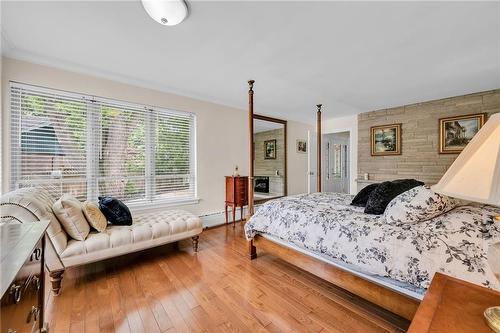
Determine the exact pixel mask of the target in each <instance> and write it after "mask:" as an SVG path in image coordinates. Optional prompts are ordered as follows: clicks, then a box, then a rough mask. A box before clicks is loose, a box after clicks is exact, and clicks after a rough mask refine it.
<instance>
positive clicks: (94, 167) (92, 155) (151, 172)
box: [9, 81, 199, 210]
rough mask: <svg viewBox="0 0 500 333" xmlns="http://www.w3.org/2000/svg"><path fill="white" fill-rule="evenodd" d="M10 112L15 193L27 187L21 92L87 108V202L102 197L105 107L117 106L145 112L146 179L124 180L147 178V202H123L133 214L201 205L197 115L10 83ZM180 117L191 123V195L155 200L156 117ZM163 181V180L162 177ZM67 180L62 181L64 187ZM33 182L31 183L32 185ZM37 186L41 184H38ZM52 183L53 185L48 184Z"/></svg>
mask: <svg viewBox="0 0 500 333" xmlns="http://www.w3.org/2000/svg"><path fill="white" fill-rule="evenodd" d="M9 84H10V87H9V99H10V103H9V108H10V120H9V122H10V130H11V143H10V147H9V148H10V158H11V163H10V164H11V171H10V182H9V183H10V189H11V190H15V189H17V188H19V187H20V186H19V185H21V184H22V183H26V182H27V181H26V180H23V179H22V175H21V173H22V170H21V160H22V158H21V155H20V152H21V126H22V109H21V101H20V100H19V103H18V104H19V105H17V106H15V105H14V102H13V99H12V97H13V96H14V95H13V92H14V91H15V90H16V89H17V90H19V91H20V95H22V91H23V90H25V91H28V92H29V91H33V92H37V93H41V94H48V95H54V96H60V97H66V98H71V99H75V100H81V101H82V102H83V103H85V104H86V109H85V112H86V113H85V121H86V138H85V145H86V153H87V154H86V167H85V177H83V178H82V180H83V181H84V182H85V183H86V192H87V193H86V199H87V200H91V201H97V197H98V196H99V195H100V194H99V180H101V179H102V176H100V175H99V173H100V170H99V158H98V156H99V150H100V149H101V147H100V144H101V143H100V138H101V121H102V114H101V108H102V106H110V105H112V106H114V107H117V108H119V107H123V108H130V109H134V110H141V109H142V110H143V111H144V164H145V165H144V167H145V170H144V175H143V176H136V175H134V176H128V177H125V178H124V179H129V178H130V179H132V178H137V177H144V179H145V185H144V199H138V200H123V201H124V202H125V203H126V204H127V206H128V207H130V208H132V209H134V210H141V209H148V208H153V207H154V208H160V207H167V206H178V205H188V204H196V203H198V202H199V198H198V177H197V176H198V175H197V158H196V155H197V141H196V138H197V136H196V132H197V131H196V129H197V123H196V114H195V113H193V112H188V111H179V110H173V109H170V108H163V107H157V106H151V105H145V104H139V103H131V102H127V101H122V100H117V99H112V98H106V97H99V96H93V95H88V94H82V93H75V92H68V91H64V90H60V89H53V88H47V87H41V86H37V85H31V84H25V83H20V82H16V81H9ZM160 114H164V115H174V116H175V115H177V116H181V117H184V118H186V119H189V152H188V154H189V173H188V174H186V176H187V177H189V179H190V181H189V194H190V195H188V196H185V197H179V198H170V199H169V198H166V199H165V198H163V199H158V198H156V199H155V195H156V193H155V183H156V178H157V177H158V178H161V177H162V176H161V175H156V174H155V151H156V148H157V142H156V135H155V128H156V126H157V122H156V121H155V115H160ZM163 177H164V176H163ZM64 181H65V180H64V178H62V179H61V183H63V182H64ZM30 182H31V181H30ZM40 182H41V183H45V181H43V180H41V181H40V180H38V179H35V180H34V181H33V182H31V184H33V185H35V186H36V185H38V184H40ZM37 183H38V184H37ZM49 183H50V181H49Z"/></svg>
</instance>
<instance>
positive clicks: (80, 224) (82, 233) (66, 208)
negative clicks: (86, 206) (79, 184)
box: [52, 194, 90, 241]
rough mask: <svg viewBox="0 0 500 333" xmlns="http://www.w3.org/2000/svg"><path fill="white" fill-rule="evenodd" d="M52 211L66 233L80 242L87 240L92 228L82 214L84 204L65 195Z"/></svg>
mask: <svg viewBox="0 0 500 333" xmlns="http://www.w3.org/2000/svg"><path fill="white" fill-rule="evenodd" d="M52 210H53V211H54V214H55V215H56V217H57V219H58V220H59V222H60V223H61V225H62V226H63V228H64V230H65V231H66V233H67V234H68V235H69V236H70V237H71V238H74V239H76V240H79V241H83V240H85V238H86V237H87V236H88V234H89V232H90V227H89V224H88V222H87V219H85V216H84V215H83V212H82V203H81V202H80V201H78V199H76V198H75V197H73V196H72V195H70V194H63V195H62V197H61V198H60V199H59V200H57V201H56V202H54V205H52Z"/></svg>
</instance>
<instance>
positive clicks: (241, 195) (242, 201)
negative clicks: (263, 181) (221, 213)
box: [225, 176, 248, 226]
mask: <svg viewBox="0 0 500 333" xmlns="http://www.w3.org/2000/svg"><path fill="white" fill-rule="evenodd" d="M246 205H248V177H245V176H238V177H234V176H226V202H225V211H226V223H227V222H228V220H227V207H228V206H231V207H232V210H233V226H234V223H235V222H236V207H237V206H239V207H240V212H241V220H243V206H246Z"/></svg>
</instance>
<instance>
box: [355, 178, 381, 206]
mask: <svg viewBox="0 0 500 333" xmlns="http://www.w3.org/2000/svg"><path fill="white" fill-rule="evenodd" d="M378 185H379V184H370V185H368V186H365V187H363V188H362V189H361V191H359V192H358V194H356V196H355V197H354V199H352V202H351V205H352V206H357V207H365V206H366V202H367V201H368V197H369V196H370V193H372V192H373V190H375V189H376V188H377V187H378Z"/></svg>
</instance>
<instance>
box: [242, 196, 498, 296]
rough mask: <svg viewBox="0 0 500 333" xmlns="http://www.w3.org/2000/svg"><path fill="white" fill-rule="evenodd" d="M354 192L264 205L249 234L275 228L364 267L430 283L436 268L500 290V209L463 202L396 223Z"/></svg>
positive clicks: (301, 244)
mask: <svg viewBox="0 0 500 333" xmlns="http://www.w3.org/2000/svg"><path fill="white" fill-rule="evenodd" d="M351 200H352V196H350V195H346V194H339V193H313V194H302V195H295V196H289V197H284V198H280V199H276V200H272V201H268V202H266V203H265V204H263V205H262V206H261V207H259V209H258V210H257V212H256V213H255V214H254V215H253V216H252V218H251V219H250V221H249V222H248V223H247V224H246V225H245V234H246V237H247V239H251V238H253V237H254V236H255V235H256V234H257V233H261V234H269V235H271V236H274V237H277V238H280V239H282V240H284V241H286V242H288V243H292V244H294V245H297V246H299V247H302V248H305V249H307V250H310V251H313V252H315V253H317V254H320V255H326V256H327V257H331V258H335V259H340V260H341V261H342V262H345V263H347V264H348V265H352V266H354V267H356V268H357V269H359V270H360V271H361V272H365V273H367V274H375V275H378V276H381V277H385V278H390V279H393V280H396V281H398V282H403V283H407V284H409V285H411V286H414V287H416V288H428V286H429V284H430V281H431V279H432V277H433V276H434V273H435V272H443V273H445V274H448V275H451V276H455V277H457V278H460V279H463V280H466V281H470V282H472V283H475V284H479V285H483V286H487V287H489V288H493V289H497V290H500V282H499V281H498V280H497V279H496V278H495V276H494V274H493V272H492V271H491V269H490V267H489V265H488V261H487V253H488V247H489V245H490V244H492V243H494V242H498V241H500V227H499V226H498V224H495V223H494V222H493V215H494V214H500V208H495V207H492V206H479V205H478V206H462V207H457V208H455V209H453V210H451V211H450V212H448V213H445V214H443V215H440V216H438V217H435V218H433V219H431V220H428V221H425V222H419V223H415V224H404V225H400V226H398V225H396V223H388V222H386V220H385V219H384V217H383V215H368V214H365V213H364V212H363V208H360V207H354V206H351V205H350V202H351Z"/></svg>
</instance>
